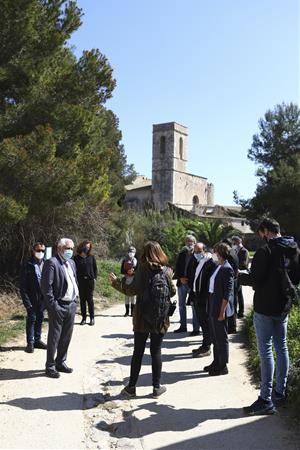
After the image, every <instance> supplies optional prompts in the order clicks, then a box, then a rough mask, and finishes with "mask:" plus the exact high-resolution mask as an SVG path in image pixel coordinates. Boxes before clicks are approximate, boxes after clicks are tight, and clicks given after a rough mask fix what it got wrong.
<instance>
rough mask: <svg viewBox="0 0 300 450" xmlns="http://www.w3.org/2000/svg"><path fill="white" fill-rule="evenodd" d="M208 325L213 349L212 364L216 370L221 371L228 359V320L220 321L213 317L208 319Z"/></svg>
mask: <svg viewBox="0 0 300 450" xmlns="http://www.w3.org/2000/svg"><path fill="white" fill-rule="evenodd" d="M209 324H210V329H211V337H212V342H213V348H214V350H213V352H214V361H213V364H214V366H215V367H216V369H223V368H224V367H225V366H226V364H227V363H228V359H229V342H228V334H227V329H228V319H225V320H222V321H220V320H218V319H217V318H215V317H210V318H209Z"/></svg>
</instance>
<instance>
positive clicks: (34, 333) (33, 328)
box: [26, 307, 44, 344]
mask: <svg viewBox="0 0 300 450" xmlns="http://www.w3.org/2000/svg"><path fill="white" fill-rule="evenodd" d="M43 319H44V313H43V311H42V310H41V308H40V307H37V308H29V309H27V317H26V339H27V344H33V343H34V342H38V341H40V339H41V333H42V322H43Z"/></svg>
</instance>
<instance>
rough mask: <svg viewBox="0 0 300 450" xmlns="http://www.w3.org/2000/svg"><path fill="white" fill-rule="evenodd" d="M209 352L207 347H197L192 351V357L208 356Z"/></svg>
mask: <svg viewBox="0 0 300 450" xmlns="http://www.w3.org/2000/svg"><path fill="white" fill-rule="evenodd" d="M210 353H211V351H210V348H209V347H202V346H201V347H199V348H197V349H196V350H195V351H193V358H202V357H203V356H209V355H210Z"/></svg>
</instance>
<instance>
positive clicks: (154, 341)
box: [129, 331, 164, 387]
mask: <svg viewBox="0 0 300 450" xmlns="http://www.w3.org/2000/svg"><path fill="white" fill-rule="evenodd" d="M148 336H149V333H141V332H138V331H135V332H134V350H133V355H132V358H131V366H130V380H129V386H131V387H133V386H135V385H136V383H137V380H138V377H139V373H140V370H141V365H142V359H143V356H144V352H145V346H146V341H147V339H148ZM163 337H164V335H163V334H162V333H159V334H156V333H150V354H151V359H152V385H153V387H159V386H160V377H161V368H162V361H161V344H162V340H163Z"/></svg>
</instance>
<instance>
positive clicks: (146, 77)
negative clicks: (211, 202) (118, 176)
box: [71, 0, 299, 205]
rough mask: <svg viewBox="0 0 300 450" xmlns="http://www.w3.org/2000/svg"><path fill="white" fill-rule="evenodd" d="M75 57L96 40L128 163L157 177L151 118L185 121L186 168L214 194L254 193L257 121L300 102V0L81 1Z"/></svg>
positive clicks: (222, 200) (220, 197)
mask: <svg viewBox="0 0 300 450" xmlns="http://www.w3.org/2000/svg"><path fill="white" fill-rule="evenodd" d="M77 4H78V6H79V7H81V8H82V9H83V12H84V16H83V18H82V21H83V24H82V26H81V27H80V29H79V30H78V31H77V32H76V33H74V34H73V36H72V39H71V44H72V45H74V46H75V49H74V51H75V53H76V55H78V56H79V55H80V54H81V52H82V50H85V49H91V48H99V50H100V51H101V52H102V53H103V54H105V55H106V56H107V58H108V60H109V62H110V64H111V66H112V67H113V70H114V77H115V78H116V80H117V87H116V89H115V91H114V96H113V98H112V99H111V100H109V101H108V102H107V107H109V108H110V109H112V110H113V111H114V113H115V114H116V115H117V117H118V118H119V121H120V129H121V131H122V135H123V141H122V142H123V144H124V146H125V152H126V155H127V159H128V163H133V164H134V166H135V168H136V170H137V172H138V173H140V174H143V175H146V176H148V177H149V178H151V155H152V124H154V123H163V122H172V121H175V122H178V123H180V124H182V125H185V126H187V127H188V128H189V143H188V172H189V173H192V174H195V175H201V176H204V177H207V178H208V180H209V181H210V182H212V183H214V185H215V202H216V203H218V204H223V205H231V204H233V199H232V192H233V191H234V190H237V191H238V192H239V194H240V195H241V196H242V197H244V198H248V197H251V196H252V195H253V194H254V191H255V187H256V184H257V181H258V179H257V177H255V171H256V169H257V166H255V164H254V163H253V162H251V161H250V160H248V158H247V150H248V149H249V148H250V146H251V142H252V136H253V134H254V133H256V132H257V131H258V120H259V119H260V118H261V117H263V116H264V114H265V112H266V111H267V110H268V109H273V108H274V106H275V105H276V104H278V103H282V102H291V101H292V102H295V103H298V104H299V2H298V0H251V1H249V0H210V1H208V0H206V1H203V0H185V1H183V0H77Z"/></svg>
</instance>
